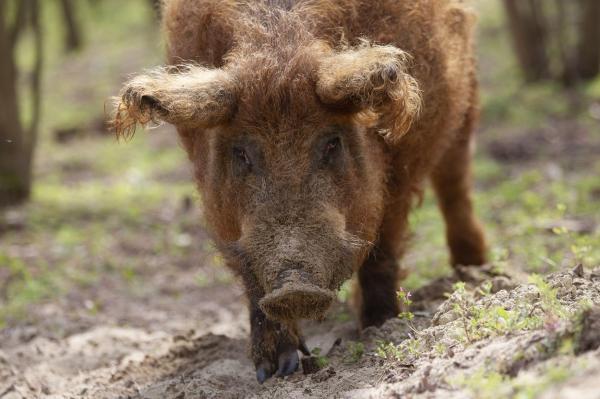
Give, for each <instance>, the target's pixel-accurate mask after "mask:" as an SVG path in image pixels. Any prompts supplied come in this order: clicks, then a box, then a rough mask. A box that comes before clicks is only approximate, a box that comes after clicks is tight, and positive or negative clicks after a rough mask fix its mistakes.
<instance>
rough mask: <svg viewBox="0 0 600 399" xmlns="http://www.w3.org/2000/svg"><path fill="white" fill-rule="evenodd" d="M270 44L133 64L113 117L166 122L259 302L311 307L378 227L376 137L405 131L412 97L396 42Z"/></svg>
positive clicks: (278, 313)
mask: <svg viewBox="0 0 600 399" xmlns="http://www.w3.org/2000/svg"><path fill="white" fill-rule="evenodd" d="M280 47H282V46H279V45H278V44H277V43H274V44H273V45H272V46H271V47H269V46H268V45H267V46H262V47H261V48H254V49H243V48H242V49H238V50H237V51H233V52H232V53H231V54H230V55H229V56H228V57H227V58H226V60H225V61H226V62H225V66H224V67H222V68H215V69H206V68H202V67H198V66H185V67H171V68H166V69H161V70H159V71H156V72H151V73H148V74H145V75H141V76H138V77H136V78H134V79H132V80H131V81H129V82H128V83H127V84H126V86H125V87H124V89H123V91H122V93H121V96H120V97H119V99H118V103H117V112H116V116H115V119H114V123H115V128H116V131H117V133H118V134H120V135H128V134H130V133H132V132H133V130H134V129H135V126H136V124H146V123H149V122H156V121H166V122H169V123H172V124H174V125H175V126H176V127H177V129H178V132H179V134H180V137H181V139H182V142H183V144H184V146H185V148H186V150H187V152H188V155H189V157H190V160H191V161H192V163H193V164H194V167H195V173H196V178H197V180H198V185H199V188H200V191H201V193H202V196H203V201H204V205H205V209H206V212H205V214H206V217H207V221H208V223H209V225H210V227H211V228H212V231H213V233H214V237H215V240H216V242H217V244H218V246H219V247H220V248H221V250H222V251H223V253H224V254H225V256H226V257H227V258H228V261H229V262H230V264H231V265H232V267H234V269H236V271H237V272H238V273H239V274H240V275H241V276H242V277H243V279H244V281H245V282H246V285H247V288H248V289H249V290H251V291H253V292H252V293H251V295H253V297H254V298H260V300H259V305H260V307H261V309H262V310H263V311H264V312H265V313H266V314H267V315H268V316H269V317H271V318H272V319H276V320H290V319H297V318H319V317H322V315H323V314H324V312H325V311H326V310H327V308H328V307H329V305H330V304H331V302H332V300H333V298H334V292H335V290H336V289H337V288H338V287H339V286H340V284H341V283H342V282H343V281H344V280H346V279H348V278H349V277H350V276H351V274H352V272H353V271H354V270H356V268H357V267H358V266H359V265H360V264H361V263H362V261H363V260H364V258H365V256H366V255H367V254H368V252H369V250H370V248H371V246H372V243H374V242H375V241H376V239H377V231H378V229H379V226H380V224H381V219H382V216H383V215H382V213H383V207H384V200H385V181H386V173H387V170H386V168H387V161H388V160H387V159H386V152H385V151H384V147H385V146H386V145H387V143H386V142H387V141H393V140H397V139H398V138H399V137H401V136H402V135H403V134H404V133H405V132H406V131H407V130H408V128H409V126H410V124H411V122H412V120H413V118H415V116H416V114H417V113H418V109H419V105H420V96H419V92H418V88H417V84H416V82H415V80H414V79H413V78H412V77H410V76H409V75H408V74H407V72H406V67H405V62H406V55H405V54H404V53H403V52H402V51H400V50H399V49H397V48H395V47H392V46H375V45H369V44H366V43H363V44H361V45H359V46H358V47H355V48H345V49H340V50H335V49H332V48H330V47H329V46H328V45H327V44H325V43H323V42H319V41H313V42H311V44H310V45H307V46H304V47H302V48H289V49H285V48H284V49H283V50H282V49H281V48H280ZM283 47H285V46H283Z"/></svg>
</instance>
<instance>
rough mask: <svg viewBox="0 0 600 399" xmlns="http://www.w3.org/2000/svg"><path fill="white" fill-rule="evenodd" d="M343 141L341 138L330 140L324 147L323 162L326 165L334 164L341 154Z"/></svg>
mask: <svg viewBox="0 0 600 399" xmlns="http://www.w3.org/2000/svg"><path fill="white" fill-rule="evenodd" d="M341 148H342V141H341V139H340V138H339V137H334V138H332V139H329V140H328V141H327V142H326V143H325V146H324V147H323V162H324V163H325V164H330V163H332V162H333V161H334V160H335V158H336V157H337V156H338V154H339V153H340V150H341Z"/></svg>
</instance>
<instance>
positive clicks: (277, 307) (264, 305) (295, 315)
mask: <svg viewBox="0 0 600 399" xmlns="http://www.w3.org/2000/svg"><path fill="white" fill-rule="evenodd" d="M334 298H335V296H334V294H333V292H331V291H328V290H324V289H323V288H319V287H317V286H316V285H312V284H305V283H289V284H285V285H283V286H282V287H281V288H277V289H276V290H273V291H272V292H270V293H269V294H267V295H265V297H264V298H262V299H261V300H260V302H259V306H260V308H261V310H262V311H263V312H265V314H266V315H267V316H268V317H269V318H271V319H273V320H279V321H285V320H294V319H321V318H322V317H323V316H324V315H325V312H326V311H327V309H329V306H330V305H331V303H332V302H333V300H334Z"/></svg>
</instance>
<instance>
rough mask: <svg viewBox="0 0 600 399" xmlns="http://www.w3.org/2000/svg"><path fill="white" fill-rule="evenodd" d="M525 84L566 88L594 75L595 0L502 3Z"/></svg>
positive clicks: (598, 42)
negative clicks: (559, 84) (549, 81)
mask: <svg viewBox="0 0 600 399" xmlns="http://www.w3.org/2000/svg"><path fill="white" fill-rule="evenodd" d="M504 8H505V10H506V14H507V16H508V23H509V28H510V32H511V35H512V38H513V45H514V49H515V54H516V57H517V60H518V62H519V64H520V65H521V69H522V71H523V75H524V78H525V80H526V81H528V82H535V81H540V80H545V79H552V80H557V81H561V82H562V83H564V84H565V85H572V84H574V83H576V82H578V81H582V80H589V79H593V78H595V77H596V76H597V75H598V73H600V0H555V1H550V0H504Z"/></svg>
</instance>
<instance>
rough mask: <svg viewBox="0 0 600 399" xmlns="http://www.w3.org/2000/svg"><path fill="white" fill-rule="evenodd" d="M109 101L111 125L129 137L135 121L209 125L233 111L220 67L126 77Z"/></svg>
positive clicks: (228, 85) (165, 69)
mask: <svg viewBox="0 0 600 399" xmlns="http://www.w3.org/2000/svg"><path fill="white" fill-rule="evenodd" d="M113 102H114V104H115V111H114V118H113V121H112V127H113V129H114V130H115V132H116V134H117V136H118V137H125V138H129V137H131V136H132V135H133V134H134V133H135V129H136V126H137V125H138V124H139V125H142V126H146V125H147V124H149V123H159V122H160V121H165V122H168V123H172V124H174V125H178V126H187V127H210V126H214V125H217V124H220V123H223V122H225V121H227V119H228V118H229V117H231V115H232V114H233V112H234V110H235V88H234V84H233V82H232V80H231V79H230V77H229V76H228V74H227V72H225V71H223V70H220V69H207V68H202V67H199V66H193V65H179V66H176V67H161V68H157V69H155V70H153V71H149V72H148V73H146V74H143V75H138V76H136V77H134V78H133V79H131V80H129V81H128V82H127V83H125V85H124V86H123V89H122V90H121V93H120V95H119V96H118V97H115V98H114V100H113Z"/></svg>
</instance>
